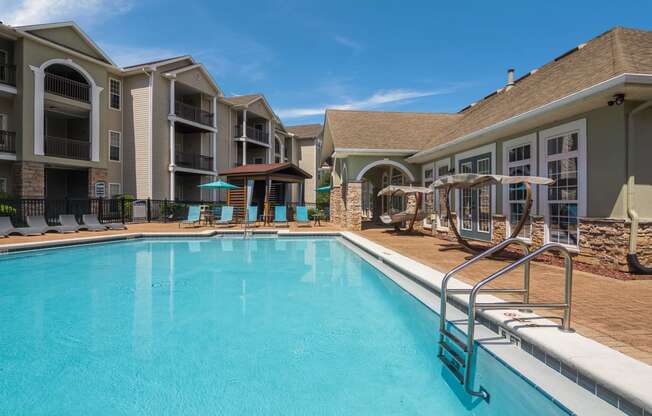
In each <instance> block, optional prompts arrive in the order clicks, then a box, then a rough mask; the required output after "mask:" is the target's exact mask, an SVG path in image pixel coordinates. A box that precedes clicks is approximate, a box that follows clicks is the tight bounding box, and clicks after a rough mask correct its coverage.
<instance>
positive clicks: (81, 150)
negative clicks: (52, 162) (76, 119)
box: [45, 136, 91, 160]
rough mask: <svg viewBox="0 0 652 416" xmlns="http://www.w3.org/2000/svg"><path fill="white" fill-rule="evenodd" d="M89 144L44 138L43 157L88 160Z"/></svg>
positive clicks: (64, 139)
mask: <svg viewBox="0 0 652 416" xmlns="http://www.w3.org/2000/svg"><path fill="white" fill-rule="evenodd" d="M90 149H91V144H90V143H89V142H86V141H82V140H75V139H68V138H64V137H54V136H45V155H46V156H56V157H65V158H67V159H77V160H90V159H91V158H90Z"/></svg>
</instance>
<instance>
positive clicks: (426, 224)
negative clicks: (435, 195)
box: [420, 162, 435, 229]
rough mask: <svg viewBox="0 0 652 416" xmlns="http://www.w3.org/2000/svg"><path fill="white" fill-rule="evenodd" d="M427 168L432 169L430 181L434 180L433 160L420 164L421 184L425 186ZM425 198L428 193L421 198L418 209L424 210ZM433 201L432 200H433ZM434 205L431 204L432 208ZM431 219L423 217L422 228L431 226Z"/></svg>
mask: <svg viewBox="0 0 652 416" xmlns="http://www.w3.org/2000/svg"><path fill="white" fill-rule="evenodd" d="M427 170H431V171H432V177H431V178H430V181H431V182H434V181H435V163H434V162H430V163H426V164H424V165H421V185H423V186H426V180H427V178H426V171H427ZM427 198H428V195H424V196H423V198H422V201H421V208H420V209H421V210H423V211H424V212H425V210H426V199H427ZM433 203H434V200H433ZM434 207H435V206H434V205H433V208H434ZM431 221H432V219H431V218H427V217H426V218H424V219H423V226H424V228H427V229H430V228H432V223H431Z"/></svg>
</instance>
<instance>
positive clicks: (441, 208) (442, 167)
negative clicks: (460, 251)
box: [434, 160, 452, 228]
mask: <svg viewBox="0 0 652 416" xmlns="http://www.w3.org/2000/svg"><path fill="white" fill-rule="evenodd" d="M436 168H437V177H436V179H441V178H443V177H444V176H448V175H449V173H450V172H449V171H450V168H449V166H448V160H442V161H439V162H437V164H436ZM434 194H435V205H436V207H437V211H438V213H439V215H438V216H437V221H438V224H437V226H438V227H439V228H448V212H447V210H446V191H445V190H443V189H437V190H436V191H435V193H434ZM451 196H452V195H451Z"/></svg>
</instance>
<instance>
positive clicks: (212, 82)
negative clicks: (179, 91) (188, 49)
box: [166, 58, 224, 95]
mask: <svg viewBox="0 0 652 416" xmlns="http://www.w3.org/2000/svg"><path fill="white" fill-rule="evenodd" d="M190 59H191V60H192V58H190ZM193 61H194V60H193ZM193 69H197V70H199V72H201V73H202V75H203V76H204V77H205V78H206V80H207V81H208V83H209V84H210V86H211V87H213V88H214V89H215V92H216V93H217V95H224V94H223V93H222V90H221V89H220V87H219V86H218V85H217V83H216V82H215V80H214V79H213V77H212V76H211V74H210V72H208V70H207V69H206V67H205V66H204V64H200V63H196V64H193V65H189V66H184V67H181V68H179V69H175V70H173V71H169V72H166V75H167V74H170V75H179V74H183V73H185V72H188V71H192V70H193Z"/></svg>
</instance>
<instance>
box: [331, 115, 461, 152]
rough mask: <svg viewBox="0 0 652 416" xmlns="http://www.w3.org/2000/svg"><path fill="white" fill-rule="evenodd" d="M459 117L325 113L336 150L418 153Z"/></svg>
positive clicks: (459, 117)
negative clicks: (410, 151) (411, 151)
mask: <svg viewBox="0 0 652 416" xmlns="http://www.w3.org/2000/svg"><path fill="white" fill-rule="evenodd" d="M461 118H462V115H461V114H444V113H398V112H380V111H350V110H326V126H327V127H326V128H327V129H328V131H329V133H330V136H331V138H332V140H333V144H334V146H335V147H336V148H348V149H404V150H419V149H423V148H424V146H425V145H427V144H428V143H429V141H430V140H431V139H432V138H433V136H435V135H436V134H437V133H438V132H439V131H440V130H442V129H444V128H446V127H448V126H449V125H450V124H452V123H454V122H455V121H457V120H459V119H461Z"/></svg>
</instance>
